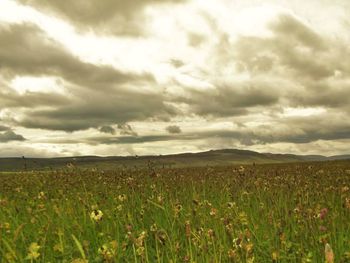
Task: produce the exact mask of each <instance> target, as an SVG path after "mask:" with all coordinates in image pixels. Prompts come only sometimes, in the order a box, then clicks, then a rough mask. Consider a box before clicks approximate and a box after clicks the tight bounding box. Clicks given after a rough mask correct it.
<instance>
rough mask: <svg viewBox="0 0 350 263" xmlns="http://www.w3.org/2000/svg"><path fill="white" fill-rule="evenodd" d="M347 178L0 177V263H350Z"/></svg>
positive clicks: (294, 172) (344, 169)
mask: <svg viewBox="0 0 350 263" xmlns="http://www.w3.org/2000/svg"><path fill="white" fill-rule="evenodd" d="M349 171H350V163H349V162H327V163H314V164H284V165H257V166H245V167H242V168H239V167H216V168H184V169H159V170H155V169H152V168H151V167H150V169H145V170H135V169H119V170H114V171H102V170H96V169H92V170H91V169H90V170H80V169H77V168H75V167H70V168H69V169H68V168H67V169H66V170H59V171H53V172H50V173H47V172H45V173H44V172H30V173H29V172H26V173H24V172H23V173H21V172H19V173H13V174H11V173H6V174H0V262H1V263H2V262H325V260H326V257H327V255H328V257H329V258H331V254H327V253H330V251H331V252H332V253H333V256H334V262H350V190H349V187H350V174H349ZM325 249H326V250H325ZM327 249H328V250H327ZM329 249H331V250H329ZM325 251H328V252H327V253H326V252H325Z"/></svg>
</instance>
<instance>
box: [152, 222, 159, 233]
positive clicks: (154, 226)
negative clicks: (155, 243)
mask: <svg viewBox="0 0 350 263" xmlns="http://www.w3.org/2000/svg"><path fill="white" fill-rule="evenodd" d="M157 230H158V226H157V224H156V223H154V224H153V225H151V232H156V231H157Z"/></svg>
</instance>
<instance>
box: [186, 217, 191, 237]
mask: <svg viewBox="0 0 350 263" xmlns="http://www.w3.org/2000/svg"><path fill="white" fill-rule="evenodd" d="M185 235H186V237H187V238H190V237H191V224H190V221H189V220H187V221H186V222H185Z"/></svg>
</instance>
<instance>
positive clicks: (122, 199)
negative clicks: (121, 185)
mask: <svg viewBox="0 0 350 263" xmlns="http://www.w3.org/2000/svg"><path fill="white" fill-rule="evenodd" d="M118 199H119V201H120V202H124V201H125V200H126V199H127V197H126V195H125V194H121V195H118Z"/></svg>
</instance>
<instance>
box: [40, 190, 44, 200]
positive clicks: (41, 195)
mask: <svg viewBox="0 0 350 263" xmlns="http://www.w3.org/2000/svg"><path fill="white" fill-rule="evenodd" d="M44 197H45V193H44V192H43V191H41V192H39V194H38V199H44Z"/></svg>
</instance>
